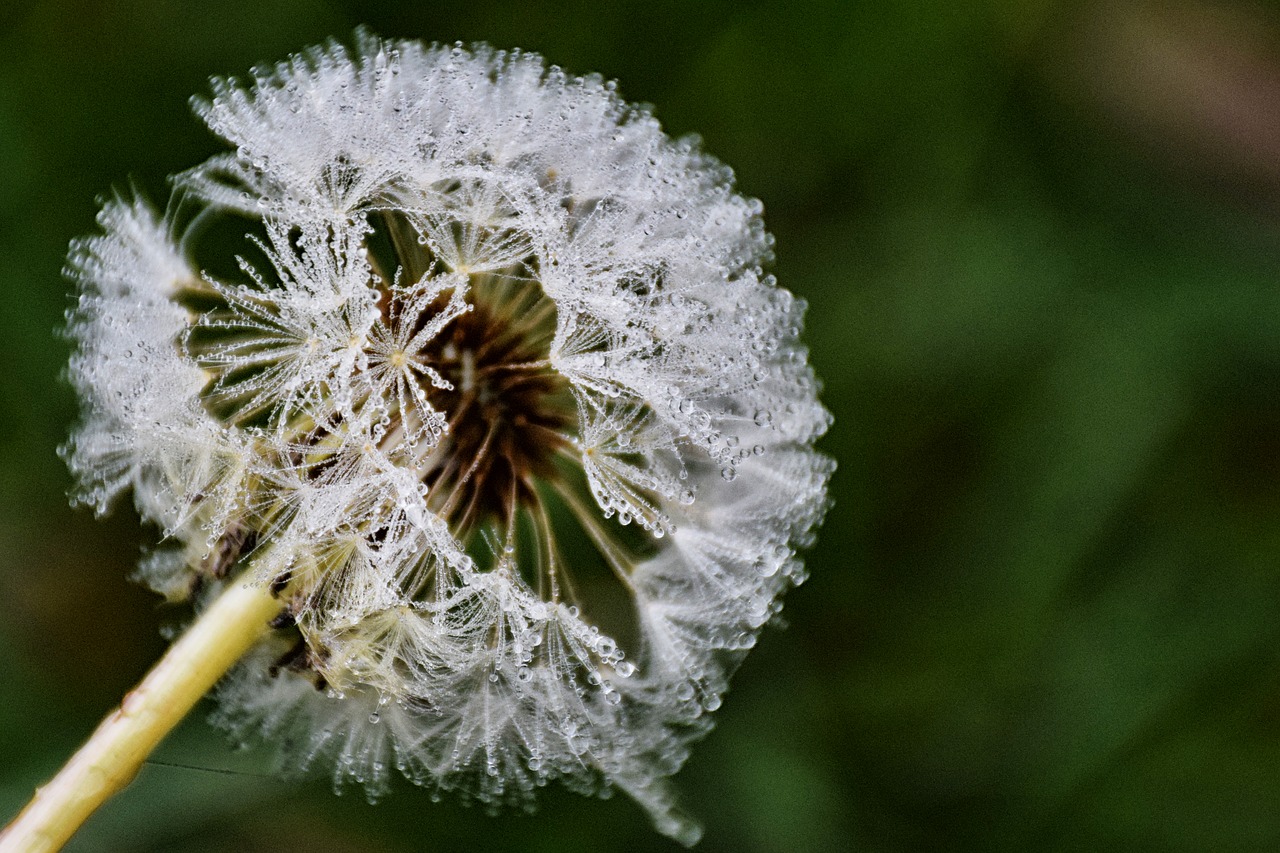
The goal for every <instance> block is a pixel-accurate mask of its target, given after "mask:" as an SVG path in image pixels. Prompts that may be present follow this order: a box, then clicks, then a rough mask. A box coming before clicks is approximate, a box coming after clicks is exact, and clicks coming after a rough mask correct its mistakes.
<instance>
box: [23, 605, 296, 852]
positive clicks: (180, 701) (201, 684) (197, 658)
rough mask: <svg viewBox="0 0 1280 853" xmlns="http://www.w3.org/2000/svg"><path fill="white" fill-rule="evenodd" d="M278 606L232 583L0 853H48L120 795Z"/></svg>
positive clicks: (50, 787)
mask: <svg viewBox="0 0 1280 853" xmlns="http://www.w3.org/2000/svg"><path fill="white" fill-rule="evenodd" d="M280 608H281V604H280V601H279V600H278V599H277V598H276V597H275V595H273V594H272V592H271V590H270V588H269V586H268V585H266V584H257V585H254V584H242V583H233V584H232V585H230V586H228V587H227V589H226V590H225V591H224V592H223V593H222V595H221V596H219V597H218V599H217V600H216V601H215V602H214V603H213V604H212V605H211V606H210V607H209V608H208V609H206V610H205V611H204V613H202V614H201V615H200V617H199V618H198V619H197V620H196V622H195V623H194V624H192V626H191V627H190V628H188V629H187V631H186V633H184V634H183V635H182V637H181V638H180V639H179V640H178V641H177V642H176V643H174V644H173V645H172V646H171V647H170V648H169V651H168V652H166V653H165V655H164V657H162V658H161V659H160V661H159V662H158V663H157V664H156V665H155V666H154V667H153V668H152V670H151V671H150V672H149V673H147V676H146V678H144V679H143V680H142V683H140V684H139V685H138V686H137V687H136V688H134V689H133V690H132V691H130V692H129V693H128V694H126V695H125V697H124V700H123V701H122V702H121V703H120V707H119V708H117V709H115V710H114V711H112V712H111V713H110V714H108V715H107V717H106V719H104V720H103V721H102V723H101V724H99V726H98V728H97V730H96V731H95V732H94V733H93V734H92V735H91V736H90V737H89V740H88V741H87V742H86V743H85V744H84V746H82V747H80V750H79V751H78V752H76V754H75V755H73V756H72V757H71V760H70V761H68V762H67V763H66V764H65V765H63V767H62V769H61V770H60V771H59V772H58V775H56V776H54V777H53V779H52V780H50V781H49V783H48V784H46V785H45V786H43V787H42V788H38V789H37V790H36V794H35V797H34V798H33V799H32V800H31V802H30V803H28V804H27V807H26V808H25V809H23V810H22V812H21V813H20V814H19V815H18V816H17V817H16V818H14V820H13V822H12V823H10V824H9V825H8V826H7V827H6V828H5V829H4V831H3V832H0V853H52V851H56V850H58V849H60V848H61V847H62V845H63V844H65V843H66V842H67V839H69V838H70V837H71V836H72V835H73V834H74V833H75V831H76V830H77V829H79V827H80V825H81V824H82V823H84V821H85V820H86V819H87V818H88V817H89V815H91V814H92V813H93V812H94V811H95V810H96V809H97V808H98V806H100V805H102V804H103V803H104V802H106V800H107V799H108V798H109V797H111V796H112V795H113V794H115V793H117V792H118V791H120V790H121V789H123V788H124V787H125V786H126V785H128V784H129V782H130V781H132V780H133V777H134V776H135V775H136V774H137V772H138V769H139V768H140V767H141V766H142V763H143V761H145V760H146V758H147V756H148V755H150V754H151V751H152V750H154V749H155V748H156V746H157V745H159V743H160V741H161V740H163V739H164V737H165V735H167V734H168V733H169V732H170V730H172V729H173V727H174V726H176V725H177V724H178V722H179V721H180V720H182V718H183V717H185V716H186V714H187V712H188V711H190V710H191V708H192V707H193V706H194V705H195V704H196V702H198V701H199V700H200V697H202V696H204V694H205V693H207V692H208V691H209V689H210V688H211V687H213V685H214V684H215V683H216V682H217V681H218V679H219V678H221V677H222V675H223V674H224V673H226V671H227V670H228V669H230V668H231V666H232V664H234V663H235V662H236V661H238V660H239V659H240V658H241V657H242V656H244V654H245V653H246V652H247V651H249V649H250V648H252V647H253V646H254V644H255V643H257V641H258V640H259V639H261V638H262V636H263V635H264V634H265V633H266V632H267V629H268V624H267V623H268V622H270V620H271V619H272V618H273V617H275V616H276V615H277V614H278V613H279V612H280Z"/></svg>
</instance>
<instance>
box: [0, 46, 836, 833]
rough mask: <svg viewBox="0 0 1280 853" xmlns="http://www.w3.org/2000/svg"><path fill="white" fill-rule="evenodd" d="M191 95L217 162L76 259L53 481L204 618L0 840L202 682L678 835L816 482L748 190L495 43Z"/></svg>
mask: <svg viewBox="0 0 1280 853" xmlns="http://www.w3.org/2000/svg"><path fill="white" fill-rule="evenodd" d="M195 108H196V111H197V112H198V113H199V115H200V117H201V118H203V119H204V121H205V122H206V123H207V124H208V125H209V127H210V128H212V129H213V131H215V132H216V133H217V134H219V135H220V136H222V137H224V138H225V139H226V140H227V141H228V142H230V143H231V145H233V146H234V149H235V150H234V152H231V153H227V154H222V155H219V156H215V157H214V158H212V159H211V160H209V161H207V162H205V163H204V164H202V165H200V166H198V167H196V168H194V169H192V170H190V171H188V172H186V173H183V174H181V175H179V176H178V177H177V178H176V182H175V194H174V198H173V201H172V202H171V203H170V205H169V209H168V211H167V213H166V214H164V215H163V216H161V215H158V214H156V213H155V212H153V211H152V209H150V208H149V207H148V206H147V205H146V204H145V203H144V202H142V201H140V200H136V199H130V198H116V199H113V200H110V201H108V202H107V203H106V204H105V205H104V207H103V210H102V213H101V214H100V216H99V224H100V225H101V228H102V233H101V234H100V235H99V236H95V237H91V238H88V239H85V240H81V241H78V242H76V243H75V244H74V245H73V248H72V253H71V260H70V265H69V269H70V275H71V277H72V278H73V279H74V280H75V281H77V282H78V283H79V286H80V293H79V297H78V302H77V303H76V305H75V306H74V307H73V308H72V310H71V311H70V312H69V329H70V334H71V337H72V338H73V340H74V341H75V343H76V352H75V355H74V356H73V360H72V364H71V378H72V381H73V383H74V385H75V387H76V389H77V391H78V392H79V394H80V396H81V397H82V399H83V401H84V417H83V421H82V423H81V424H80V426H79V427H78V428H77V430H76V432H75V433H74V435H73V437H72V439H71V441H70V443H69V444H68V446H67V448H66V456H67V459H68V462H69V464H70V467H71V469H72V471H73V472H74V474H75V475H76V477H77V480H78V482H79V492H78V497H79V499H80V500H81V501H83V502H84V503H87V504H89V505H91V506H93V507H94V508H96V509H97V510H98V511H99V512H105V511H106V510H107V509H108V508H109V507H110V506H111V505H112V504H113V502H115V500H116V499H117V498H118V497H119V496H121V495H123V494H125V493H129V494H131V495H132V499H133V501H134V503H135V504H136V506H137V508H138V510H139V512H140V513H141V514H142V515H143V517H144V518H146V519H148V520H150V521H153V522H155V523H156V524H157V525H159V526H160V527H161V528H162V530H163V533H164V537H163V541H162V542H161V544H160V545H159V546H157V548H156V549H155V550H154V551H153V552H152V553H151V554H150V555H149V556H148V557H147V558H146V559H145V560H144V561H143V564H142V567H141V569H140V570H139V577H140V578H141V580H143V581H144V582H145V583H147V584H149V585H150V586H152V587H153V588H154V589H156V590H157V591H158V592H160V593H162V594H163V595H165V596H166V597H167V598H169V599H170V600H173V601H189V602H191V603H192V604H193V606H194V609H195V611H196V613H197V616H196V619H195V621H194V623H193V625H192V627H191V628H190V629H189V630H188V632H187V633H186V634H185V635H184V636H183V637H182V638H180V639H179V641H178V642H177V643H176V644H175V646H174V648H173V649H172V650H171V651H170V652H169V654H168V655H167V656H166V658H165V659H164V660H162V661H161V663H160V664H159V665H158V666H157V668H156V669H155V670H154V671H153V673H152V674H151V675H150V676H148V678H147V680H146V681H144V682H143V684H142V685H141V686H140V687H139V688H138V689H137V690H135V691H134V692H133V693H131V694H130V695H129V696H128V697H126V699H125V701H124V703H123V704H122V707H121V709H119V710H118V711H116V712H115V713H114V714H113V715H112V716H110V717H108V719H107V721H105V722H104V723H103V726H102V727H101V728H100V729H99V731H98V732H97V733H96V734H95V735H94V737H93V738H91V740H90V741H89V743H88V744H87V745H86V746H85V747H84V749H83V750H82V751H81V753H80V754H79V755H78V756H77V757H76V758H75V759H73V761H72V763H71V764H69V765H68V768H66V769H65V770H64V772H63V773H62V774H61V775H60V776H59V777H58V778H57V779H55V781H54V782H53V783H51V785H50V786H48V787H47V788H46V789H44V790H43V791H42V792H41V793H40V795H38V796H37V798H36V800H34V801H33V803H32V805H31V806H29V807H28V809H27V811H26V812H24V814H23V816H22V817H20V818H19V819H18V820H17V821H16V822H15V824H14V825H12V826H11V828H10V829H9V830H8V833H7V835H6V836H5V837H4V842H3V844H0V847H4V849H18V848H14V847H11V846H5V845H8V844H19V845H21V844H24V843H26V844H29V846H30V848H31V849H45V848H50V849H51V848H54V847H56V846H57V845H58V844H60V843H61V841H62V840H65V838H66V837H67V836H68V835H69V834H70V833H71V832H72V831H74V828H75V826H76V825H77V824H78V821H79V820H81V819H83V817H84V816H86V815H87V814H88V813H89V811H91V810H92V809H93V808H95V807H96V806H97V805H98V804H99V803H100V802H101V801H102V800H103V799H105V797H106V796H108V795H109V793H110V792H111V790H114V789H115V788H118V787H120V786H121V785H123V784H124V783H125V781H126V780H127V778H128V777H129V775H131V773H132V771H133V770H134V769H136V766H137V764H138V763H139V762H140V761H141V760H142V758H143V757H145V755H146V753H147V751H148V750H149V749H150V748H151V747H153V746H154V745H155V744H156V743H157V742H158V741H159V739H160V738H161V737H163V735H164V733H165V731H167V729H168V727H170V726H172V725H173V723H174V722H176V720H177V719H178V718H179V717H180V716H181V715H182V714H183V713H185V712H186V710H188V709H189V708H190V707H191V706H192V705H193V704H194V703H195V701H196V700H197V699H198V697H199V696H200V695H201V693H203V692H204V691H205V690H206V689H208V688H209V687H210V686H212V685H213V684H214V682H219V686H218V687H217V691H216V693H217V697H218V699H219V700H220V703H221V711H220V713H219V715H218V717H217V719H218V720H219V722H220V723H221V724H222V725H224V726H225V727H227V728H228V729H229V730H230V731H231V732H233V733H234V734H235V736H237V737H239V738H242V739H244V740H246V741H253V740H267V741H271V742H274V743H277V744H280V745H281V746H280V765H281V767H282V768H291V769H294V770H298V769H303V770H305V769H307V768H310V767H319V766H323V767H332V768H333V771H332V772H333V776H334V780H335V783H336V784H337V785H342V784H345V783H347V782H354V783H356V784H359V785H363V786H364V787H365V788H366V790H367V791H368V792H369V794H370V796H371V797H374V796H378V795H380V794H381V793H382V792H384V790H385V789H386V788H387V785H388V783H389V780H390V778H391V776H392V772H393V771H398V772H399V773H402V774H403V775H405V776H407V777H408V778H409V779H411V780H412V781H413V782H416V783H419V784H423V785H426V786H429V787H431V788H433V789H435V790H456V791H459V792H461V793H462V794H463V795H464V796H468V797H471V798H474V799H476V800H478V801H480V802H482V803H484V804H487V805H491V806H497V805H500V804H511V803H514V804H517V805H525V806H528V805H529V804H530V803H531V802H532V797H533V794H534V792H535V790H536V789H537V788H538V787H540V786H542V785H544V784H546V783H548V782H550V781H553V780H559V781H561V782H563V783H565V784H567V785H569V786H570V787H572V788H574V789H577V790H581V791H583V792H588V793H603V792H606V791H607V790H610V789H615V788H616V789H619V790H622V791H624V792H626V793H627V794H629V795H631V796H632V797H633V798H634V799H635V800H636V801H637V802H639V803H640V804H641V805H642V806H643V807H644V808H645V809H647V810H648V811H649V813H650V814H651V815H652V817H653V820H654V822H655V824H656V826H657V828H658V829H659V830H660V831H662V832H664V833H667V834H668V835H671V836H673V837H675V838H677V839H679V840H680V841H683V842H685V843H693V842H694V841H696V840H697V837H698V834H699V830H698V828H697V826H696V825H695V824H694V823H692V822H691V821H690V820H689V819H687V818H686V817H684V816H683V814H682V813H681V812H680V811H679V809H678V808H677V807H676V805H675V802H674V797H673V794H672V792H671V790H670V788H669V786H668V782H667V780H668V778H669V777H670V776H671V775H672V774H673V773H675V771H676V770H677V769H678V768H679V767H680V766H681V764H682V763H683V761H684V760H685V757H686V755H687V751H688V746H689V744H690V742H691V741H693V740H694V739H696V738H698V737H699V736H701V735H702V734H704V733H705V732H706V731H707V729H708V727H709V722H708V712H710V711H713V710H714V709H715V708H717V707H718V706H719V705H720V702H721V699H722V696H723V694H724V692H725V690H726V689H727V686H728V679H729V677H730V675H731V674H732V671H733V670H734V668H735V667H736V665H737V664H738V662H739V661H740V660H741V658H742V656H743V655H744V654H745V652H746V650H747V649H749V648H750V647H751V646H752V645H753V644H754V642H755V639H756V636H757V634H758V632H759V631H760V629H761V628H762V626H764V625H765V624H766V623H767V622H768V621H769V620H770V619H771V618H772V617H773V616H774V615H775V614H776V613H777V612H778V609H779V606H780V605H779V596H780V595H781V593H782V592H783V591H784V590H785V589H786V588H787V587H788V586H790V585H792V584H794V583H798V582H799V581H800V580H802V578H803V568H802V564H801V561H800V559H799V557H798V556H797V550H798V549H800V548H803V547H804V546H806V545H807V544H808V543H809V542H810V539H811V536H812V531H813V529H814V528H815V526H816V525H817V523H818V521H819V520H820V516H821V514H822V512H823V509H824V507H825V492H826V481H827V479H828V477H829V475H830V473H831V470H832V468H833V465H832V463H831V461H830V460H829V459H827V458H825V457H823V456H822V455H820V454H819V453H817V452H816V451H815V450H814V449H813V443H814V441H815V440H816V439H817V438H818V437H819V436H820V435H821V434H822V433H823V432H824V430H825V429H826V427H827V425H828V423H829V421H830V418H829V416H828V414H827V412H826V410H825V409H824V408H823V407H822V406H821V404H820V403H819V402H818V400H817V396H816V393H817V383H816V382H815V379H814V377H813V374H812V372H811V370H810V368H809V366H808V361H807V353H806V350H805V349H804V347H803V345H802V344H801V343H800V342H799V334H800V328H801V315H802V313H803V310H804V306H803V304H802V303H801V302H800V300H798V299H795V298H794V297H792V295H791V294H790V293H788V292H787V291H786V290H783V289H782V288H780V287H778V286H777V285H776V283H775V282H774V280H773V279H772V277H771V276H768V275H766V274H765V273H764V272H763V271H762V269H761V264H763V263H765V262H766V261H767V260H768V258H769V255H770V248H771V238H770V237H769V235H768V234H767V233H766V232H765V230H764V226H763V224H762V221H761V218H760V213H761V206H760V204H759V202H756V201H753V200H748V199H745V198H743V197H741V196H739V195H737V194H736V193H735V192H734V191H733V187H732V174H731V172H730V171H729V169H727V168H726V167H725V166H723V165H721V164H720V163H719V162H717V161H716V160H714V159H712V158H710V157H709V156H707V155H705V154H703V153H702V152H701V151H700V149H699V147H698V145H697V143H696V142H695V141H692V140H688V139H685V140H675V141H673V140H671V139H669V138H668V137H666V136H665V135H664V134H663V133H662V131H661V130H660V128H659V125H658V123H657V122H656V121H655V120H654V119H653V117H652V116H651V115H650V114H649V113H648V112H647V111H646V110H644V109H643V108H638V107H633V106H629V105H627V104H626V103H624V102H623V101H621V100H620V99H619V98H618V96H617V95H616V94H615V91H614V85H613V84H612V83H609V82H605V81H603V80H601V79H599V78H597V77H585V78H575V77H570V76H567V75H566V74H564V73H563V72H562V71H561V70H560V69H558V68H556V67H554V66H552V67H550V68H548V67H546V66H544V64H543V62H542V60H541V59H540V58H539V57H537V56H534V55H530V54H523V53H520V52H516V51H513V52H501V51H493V50H490V49H489V48H486V47H477V48H472V49H470V50H468V49H465V48H463V47H461V46H457V47H453V48H440V47H431V48H426V47H423V46H421V45H419V44H416V43H412V42H384V41H380V40H378V39H375V38H373V37H371V36H368V35H365V34H361V35H359V36H358V37H357V46H356V49H355V50H354V51H351V52H348V51H346V50H344V49H343V48H342V47H339V46H335V45H330V46H325V47H320V48H315V49H312V50H310V51H307V52H306V53H304V54H302V55H299V56H295V57H293V58H291V59H290V60H288V61H287V62H284V63H281V64H279V65H277V66H275V67H274V68H269V69H260V70H257V71H255V72H254V75H253V79H252V80H251V81H248V82H240V81H235V80H215V81H214V94H213V97H212V98H211V99H209V100H201V101H197V102H196V104H195ZM229 246H238V248H232V249H229V248H228V247H229ZM237 661H238V662H237ZM228 670H230V671H229V673H227V671H228ZM224 673H227V674H226V675H225V677H223V676H224ZM94 774H96V776H95V775H94ZM90 779H92V780H93V782H94V784H90V783H89V782H87V781H86V780H90ZM103 780H105V782H104V781H103ZM91 789H92V790H91ZM42 845H43V847H42ZM21 849H28V848H26V847H23V848H21Z"/></svg>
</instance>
